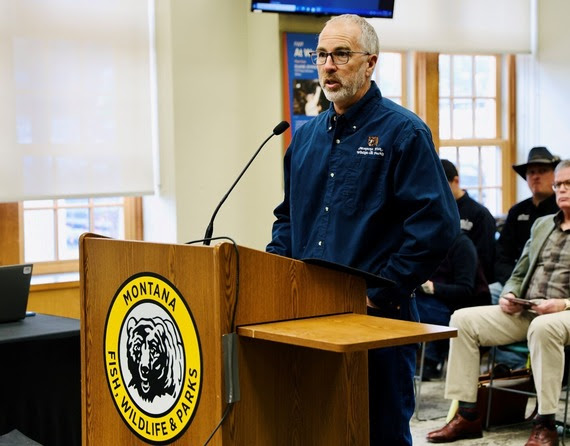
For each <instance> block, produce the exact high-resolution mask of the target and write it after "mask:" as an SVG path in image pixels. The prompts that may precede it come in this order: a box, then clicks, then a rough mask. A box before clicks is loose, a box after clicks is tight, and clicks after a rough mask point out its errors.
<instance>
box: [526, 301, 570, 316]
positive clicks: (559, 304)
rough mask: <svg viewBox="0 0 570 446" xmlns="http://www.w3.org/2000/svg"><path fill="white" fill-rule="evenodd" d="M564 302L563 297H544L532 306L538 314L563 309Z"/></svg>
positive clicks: (556, 311)
mask: <svg viewBox="0 0 570 446" xmlns="http://www.w3.org/2000/svg"><path fill="white" fill-rule="evenodd" d="M565 308H566V302H564V299H544V300H543V301H542V302H540V303H539V304H537V305H535V306H534V307H532V309H533V310H534V311H536V312H537V313H538V314H549V313H558V312H559V311H564V309H565Z"/></svg>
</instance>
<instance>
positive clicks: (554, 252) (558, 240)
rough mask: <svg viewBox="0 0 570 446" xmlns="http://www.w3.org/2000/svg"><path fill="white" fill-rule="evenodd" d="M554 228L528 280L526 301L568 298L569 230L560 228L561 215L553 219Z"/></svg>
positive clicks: (569, 271)
mask: <svg viewBox="0 0 570 446" xmlns="http://www.w3.org/2000/svg"><path fill="white" fill-rule="evenodd" d="M554 223H555V226H556V227H555V228H554V230H553V231H552V233H551V234H550V236H549V237H548V239H547V240H546V243H545V244H544V247H543V248H542V250H541V252H540V254H539V256H538V263H537V265H536V269H535V270H534V274H533V275H532V279H531V280H530V284H529V287H528V291H527V293H526V298H527V299H566V298H569V297H570V237H569V236H568V235H569V234H570V230H566V231H563V230H562V229H561V228H560V225H561V223H562V215H561V213H560V212H559V213H558V214H557V215H556V216H555V217H554Z"/></svg>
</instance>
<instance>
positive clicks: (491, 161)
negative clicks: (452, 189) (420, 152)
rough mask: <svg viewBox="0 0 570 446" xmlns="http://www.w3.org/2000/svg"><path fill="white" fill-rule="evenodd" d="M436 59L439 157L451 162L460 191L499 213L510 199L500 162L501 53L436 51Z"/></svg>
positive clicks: (503, 142) (505, 145) (503, 151)
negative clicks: (441, 52) (449, 53)
mask: <svg viewBox="0 0 570 446" xmlns="http://www.w3.org/2000/svg"><path fill="white" fill-rule="evenodd" d="M438 63H439V67H438V68H439V123H438V124H439V155H440V157H441V158H446V159H449V160H450V161H451V162H453V163H454V164H455V165H456V167H457V170H458V172H459V181H460V185H461V187H462V188H463V189H465V190H467V191H468V192H469V194H470V195H471V196H472V197H473V198H474V199H475V200H477V201H479V202H480V203H482V204H483V205H485V206H486V207H487V208H488V209H489V211H490V212H491V213H492V214H493V215H500V214H502V213H503V212H504V209H505V207H506V202H508V201H509V197H508V196H506V193H507V191H506V190H504V188H503V183H504V180H505V179H504V178H503V166H504V165H505V164H506V162H507V160H508V156H509V148H510V145H509V141H508V140H507V139H506V138H504V137H503V131H502V121H503V119H502V116H503V114H504V113H505V111H504V109H503V107H502V100H501V98H502V96H501V94H502V90H503V89H502V83H501V79H502V73H501V67H502V57H501V56H495V55H448V54H440V55H439V61H438ZM510 179H511V178H508V180H510Z"/></svg>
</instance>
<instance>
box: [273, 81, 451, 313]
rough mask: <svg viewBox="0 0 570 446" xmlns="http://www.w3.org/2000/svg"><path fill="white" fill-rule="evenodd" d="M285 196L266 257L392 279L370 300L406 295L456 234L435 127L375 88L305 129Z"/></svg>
mask: <svg viewBox="0 0 570 446" xmlns="http://www.w3.org/2000/svg"><path fill="white" fill-rule="evenodd" d="M284 173H285V196H284V200H283V202H282V203H281V204H280V205H279V206H278V207H277V208H276V209H275V212H274V213H275V216H276V218H277V220H276V221H275V223H274V225H273V239H272V241H271V243H270V244H269V245H268V246H267V251H268V252H272V253H275V254H280V255H283V256H287V257H292V258H295V259H303V258H318V259H323V260H326V261H331V262H335V263H340V264H344V265H348V266H350V267H353V268H357V269H360V270H363V271H367V272H370V273H372V274H376V275H380V276H383V277H385V278H388V279H391V280H393V281H394V282H395V283H396V285H397V286H396V288H392V289H378V288H377V289H374V290H372V289H369V290H368V293H369V297H370V298H371V299H372V300H373V301H377V302H379V299H382V298H384V297H402V296H409V295H410V294H411V292H412V291H413V289H414V288H415V287H417V286H418V285H420V284H421V283H423V282H424V281H425V280H427V279H428V278H429V276H430V275H431V273H432V272H433V271H434V270H435V269H436V268H437V266H438V265H439V263H440V262H441V260H443V258H444V257H445V255H446V253H447V250H448V248H449V247H450V246H451V243H452V242H453V240H454V239H455V237H456V235H457V234H458V232H459V215H458V212H457V205H456V203H455V200H454V198H453V196H452V194H451V191H450V188H449V185H448V183H447V180H446V178H445V176H444V173H443V169H442V167H441V162H440V161H439V158H438V156H437V153H436V152H435V149H434V146H433V142H432V138H431V133H430V131H429V129H428V127H427V126H426V125H425V123H423V122H422V121H421V120H420V119H419V118H418V117H417V116H416V115H415V114H413V113H411V112H410V111H408V110H406V109H405V108H403V107H401V106H400V105H397V104H395V103H394V102H392V101H390V100H389V99H386V98H383V97H382V95H381V93H380V90H379V89H378V87H377V86H376V84H375V83H374V82H373V83H372V86H371V88H370V89H369V91H368V92H367V93H366V95H365V96H364V97H363V98H362V99H361V100H360V101H359V102H357V103H356V104H355V105H353V106H352V107H350V109H349V110H348V111H347V112H346V113H345V114H344V115H337V114H336V113H335V111H334V108H333V107H332V105H331V108H330V109H329V110H328V111H327V112H325V113H321V114H320V115H318V116H317V117H315V118H314V119H312V120H311V121H309V122H308V123H306V124H304V125H303V126H302V127H301V128H299V129H298V130H297V131H296V132H295V134H294V137H293V140H292V142H291V145H290V147H289V148H288V150H287V152H286V154H285V161H284Z"/></svg>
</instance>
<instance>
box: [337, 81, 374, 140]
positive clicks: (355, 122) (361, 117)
mask: <svg viewBox="0 0 570 446" xmlns="http://www.w3.org/2000/svg"><path fill="white" fill-rule="evenodd" d="M375 99H382V93H381V92H380V89H379V88H378V85H376V82H374V81H372V82H371V85H370V88H369V89H368V91H367V92H366V94H365V95H364V96H363V97H362V98H360V100H359V101H358V102H357V103H356V104H354V105H352V106H351V107H350V108H349V109H348V110H347V111H346V113H344V114H343V115H337V113H336V112H335V110H334V104H333V103H331V105H330V107H329V109H328V111H327V113H328V116H327V119H326V124H327V131H332V130H333V129H334V127H335V125H336V121H337V120H338V119H339V117H340V116H342V117H343V119H345V120H346V123H347V125H348V126H349V127H351V128H353V129H354V131H356V130H358V129H359V128H360V127H361V123H363V122H365V121H366V119H367V118H366V117H367V115H368V111H369V109H370V108H371V107H372V106H373V104H374V102H375Z"/></svg>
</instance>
